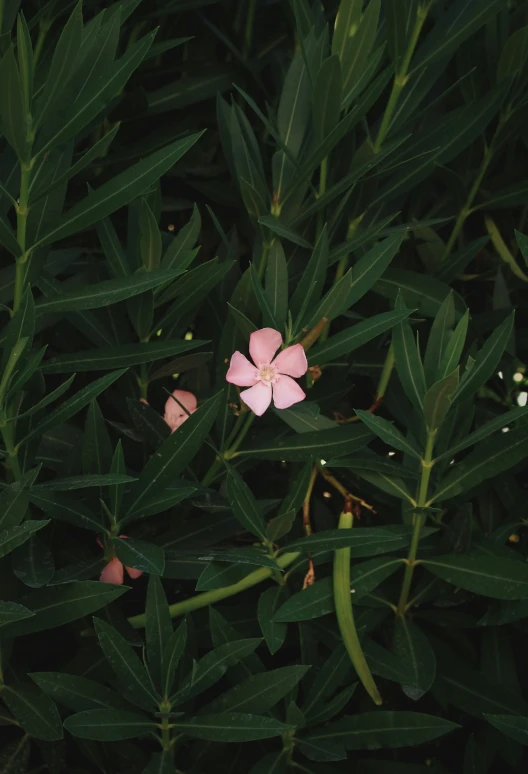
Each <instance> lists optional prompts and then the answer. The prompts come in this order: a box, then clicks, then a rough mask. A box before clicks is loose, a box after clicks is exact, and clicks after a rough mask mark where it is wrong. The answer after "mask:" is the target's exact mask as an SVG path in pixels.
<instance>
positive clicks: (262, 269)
mask: <svg viewBox="0 0 528 774" xmlns="http://www.w3.org/2000/svg"><path fill="white" fill-rule="evenodd" d="M274 241H275V240H273V239H272V240H271V242H264V245H263V247H262V255H261V256H260V263H259V270H258V278H259V280H263V279H264V272H265V271H266V264H267V263H268V256H269V254H270V250H271V246H272V245H273V242H274Z"/></svg>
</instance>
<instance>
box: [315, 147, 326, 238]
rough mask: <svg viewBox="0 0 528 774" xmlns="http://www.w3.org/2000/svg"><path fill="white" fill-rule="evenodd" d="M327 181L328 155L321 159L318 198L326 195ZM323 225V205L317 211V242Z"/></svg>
mask: <svg viewBox="0 0 528 774" xmlns="http://www.w3.org/2000/svg"><path fill="white" fill-rule="evenodd" d="M327 181H328V156H326V157H325V158H324V159H323V160H322V161H321V166H320V168H319V192H318V194H317V198H318V199H320V198H321V196H324V195H325V193H326V183H327ZM323 225H324V207H321V209H320V210H319V211H318V213H317V224H316V238H315V241H316V242H317V240H318V239H319V237H320V236H321V231H322V230H323Z"/></svg>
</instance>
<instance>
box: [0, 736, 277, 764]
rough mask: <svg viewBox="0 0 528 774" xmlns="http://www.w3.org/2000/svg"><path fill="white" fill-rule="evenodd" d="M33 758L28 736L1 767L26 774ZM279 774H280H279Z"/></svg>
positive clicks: (5, 752) (4, 752) (0, 753)
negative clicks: (31, 757) (30, 759)
mask: <svg viewBox="0 0 528 774" xmlns="http://www.w3.org/2000/svg"><path fill="white" fill-rule="evenodd" d="M30 756H31V739H30V738H29V736H28V735H27V734H24V735H23V736H21V737H18V738H17V739H16V740H15V741H14V742H10V743H9V744H7V745H5V746H4V747H2V749H1V750H0V766H1V767H2V771H3V773H4V774H25V773H26V771H27V770H28V766H29V758H30ZM277 774H278V772H277Z"/></svg>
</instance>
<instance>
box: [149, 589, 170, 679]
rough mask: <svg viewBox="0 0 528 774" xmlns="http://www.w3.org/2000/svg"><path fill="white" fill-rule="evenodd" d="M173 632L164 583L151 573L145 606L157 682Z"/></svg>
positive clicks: (152, 670) (150, 660)
mask: <svg viewBox="0 0 528 774" xmlns="http://www.w3.org/2000/svg"><path fill="white" fill-rule="evenodd" d="M172 634H173V630H172V621H171V617H170V613H169V605H168V603H167V598H166V596H165V592H164V590H163V585H162V583H161V581H160V579H159V578H158V577H157V576H156V575H151V576H150V578H149V582H148V587H147V604H146V608H145V639H146V643H147V659H148V665H149V672H150V673H151V675H152V678H153V680H154V682H155V683H161V675H162V660H163V659H162V657H163V653H164V651H165V648H166V646H167V643H168V642H169V640H170V639H171V637H172ZM169 690H170V689H169Z"/></svg>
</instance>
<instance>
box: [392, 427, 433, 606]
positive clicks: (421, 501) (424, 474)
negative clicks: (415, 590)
mask: <svg viewBox="0 0 528 774" xmlns="http://www.w3.org/2000/svg"><path fill="white" fill-rule="evenodd" d="M435 435H436V431H434V432H429V433H428V434H427V442H426V445H425V452H424V456H423V458H422V463H421V464H422V470H421V475H420V484H419V486H418V495H417V498H416V505H417V508H418V509H419V510H417V511H416V513H415V514H414V527H413V534H412V538H411V545H410V546H409V553H408V554H407V559H406V562H405V572H404V575H403V583H402V587H401V591H400V599H399V601H398V608H397V611H396V612H397V614H398V615H405V611H406V610H407V600H408V598H409V592H410V590H411V584H412V579H413V575H414V568H415V566H416V554H417V553H418V544H419V542H420V537H421V535H422V529H423V525H424V522H425V514H424V512H423V508H424V507H425V506H426V504H427V492H428V489H429V479H430V477H431V470H432V469H433V465H434V460H433V448H434V441H435Z"/></svg>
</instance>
